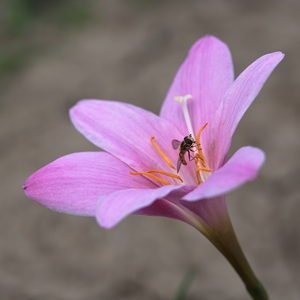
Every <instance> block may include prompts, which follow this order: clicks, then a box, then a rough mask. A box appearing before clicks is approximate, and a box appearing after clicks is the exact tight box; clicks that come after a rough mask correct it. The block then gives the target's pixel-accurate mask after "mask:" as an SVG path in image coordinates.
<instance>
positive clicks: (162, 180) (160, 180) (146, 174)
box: [129, 171, 170, 185]
mask: <svg viewBox="0 0 300 300" xmlns="http://www.w3.org/2000/svg"><path fill="white" fill-rule="evenodd" d="M129 173H130V174H131V175H145V176H148V177H150V178H152V179H155V180H157V181H158V182H160V183H162V184H164V185H169V184H170V182H169V181H168V180H165V179H162V178H160V177H158V176H155V175H153V174H151V173H149V171H148V172H129Z"/></svg>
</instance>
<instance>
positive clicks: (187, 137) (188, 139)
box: [184, 136, 193, 145]
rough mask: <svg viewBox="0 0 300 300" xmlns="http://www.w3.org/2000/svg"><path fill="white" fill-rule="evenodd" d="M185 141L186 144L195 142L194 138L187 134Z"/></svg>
mask: <svg viewBox="0 0 300 300" xmlns="http://www.w3.org/2000/svg"><path fill="white" fill-rule="evenodd" d="M184 142H185V143H186V144H188V145H192V144H193V141H192V139H191V138H190V137H189V136H186V137H185V138H184Z"/></svg>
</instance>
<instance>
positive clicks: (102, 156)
mask: <svg viewBox="0 0 300 300" xmlns="http://www.w3.org/2000/svg"><path fill="white" fill-rule="evenodd" d="M130 170H131V169H130V168H129V167H128V166H127V165H125V164H124V163H122V162H121V161H119V160H118V159H117V158H115V157H113V156H111V155H110V154H107V153H104V152H82V153H74V154H70V155H66V156H63V157H61V158H59V159H57V160H55V161H54V162H52V163H50V164H48V165H47V166H45V167H43V168H42V169H40V170H38V171H37V172H35V173H34V174H32V175H31V176H30V177H29V178H28V179H27V180H26V182H25V184H24V191H25V194H26V195H27V196H28V197H29V198H31V199H33V200H35V201H37V202H39V203H40V204H42V205H44V206H46V207H48V208H50V209H53V210H57V211H61V212H66V213H70V214H78V215H95V211H96V203H97V200H98V199H99V197H100V196H101V195H104V194H107V193H111V192H114V191H117V190H121V189H127V188H141V189H142V188H155V187H156V185H154V184H153V183H151V182H150V181H149V180H147V179H145V178H144V177H142V176H132V175H130V174H129V171H130Z"/></svg>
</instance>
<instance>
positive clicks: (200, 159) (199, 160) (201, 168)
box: [195, 123, 211, 184]
mask: <svg viewBox="0 0 300 300" xmlns="http://www.w3.org/2000/svg"><path fill="white" fill-rule="evenodd" d="M207 124H208V123H205V124H204V125H203V126H202V127H201V128H200V129H199V131H198V133H197V136H196V148H197V153H196V154H195V158H196V159H195V160H196V178H197V184H201V183H202V182H203V181H204V180H205V179H206V178H207V174H205V173H203V172H211V169H209V168H207V167H206V164H205V159H204V154H203V151H202V147H201V142H200V136H201V133H202V131H203V130H204V128H205V127H206V126H207Z"/></svg>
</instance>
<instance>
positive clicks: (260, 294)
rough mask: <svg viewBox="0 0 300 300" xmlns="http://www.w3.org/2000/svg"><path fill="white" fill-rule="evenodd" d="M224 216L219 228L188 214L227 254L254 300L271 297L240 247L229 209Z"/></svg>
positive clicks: (206, 235) (194, 224)
mask: <svg viewBox="0 0 300 300" xmlns="http://www.w3.org/2000/svg"><path fill="white" fill-rule="evenodd" d="M224 216H226V222H221V223H222V227H221V229H220V228H218V227H219V224H218V225H217V226H215V227H214V228H213V226H209V225H208V224H207V223H206V222H205V221H204V220H203V219H202V218H200V217H199V216H197V215H192V214H191V212H189V214H188V219H189V222H188V223H189V224H190V225H192V226H193V227H195V228H196V229H197V230H198V231H200V232H201V233H202V234H203V235H204V236H205V237H206V238H208V239H209V240H210V241H211V242H212V243H213V245H214V246H215V247H216V248H217V249H218V250H219V251H220V252H221V253H222V254H223V255H224V256H225V258H226V259H227V260H228V261H229V263H230V264H231V265H232V267H233V268H234V269H235V270H236V272H237V273H238V275H239V276H240V278H241V279H242V281H243V282H244V284H245V286H246V289H247V291H248V293H249V294H250V295H251V297H252V299H253V300H268V299H269V297H268V294H267V292H266V290H265V289H264V287H263V286H262V284H261V283H260V282H259V280H258V279H257V277H256V276H255V274H254V272H253V270H252V268H251V267H250V265H249V263H248V261H247V259H246V257H245V255H244V253H243V251H242V248H241V247H240V244H239V242H238V240H237V237H236V235H235V232H234V229H233V227H232V224H231V222H230V219H229V215H228V214H227V210H226V213H225V214H224V210H223V212H222V216H220V217H221V219H223V220H224Z"/></svg>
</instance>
